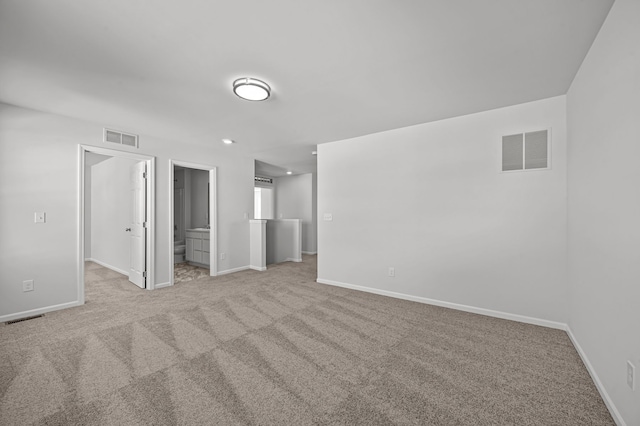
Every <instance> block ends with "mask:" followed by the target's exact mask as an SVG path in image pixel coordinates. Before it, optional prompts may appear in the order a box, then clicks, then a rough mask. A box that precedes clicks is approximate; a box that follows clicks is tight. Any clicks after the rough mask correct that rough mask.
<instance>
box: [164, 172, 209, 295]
mask: <svg viewBox="0 0 640 426" xmlns="http://www.w3.org/2000/svg"><path fill="white" fill-rule="evenodd" d="M174 166H180V167H187V168H189V169H197V170H205V171H208V172H209V226H210V228H211V230H210V231H209V232H210V233H211V234H212V235H210V236H209V237H210V240H209V243H210V247H209V250H210V251H209V268H210V269H209V275H210V276H212V277H215V276H217V275H218V189H217V188H218V187H217V184H216V178H217V170H218V168H217V167H216V166H212V165H208V164H198V163H190V162H187V161H179V160H171V159H170V160H169V234H168V235H169V253H171V255H170V258H171V261H170V262H169V264H170V265H171V266H170V269H169V272H170V273H169V277H170V278H169V285H173V284H174V276H173V274H174V269H173V226H174V223H173V220H174V217H173V207H174V206H173V187H174V182H173V180H174V179H175V178H174V174H173V172H174Z"/></svg>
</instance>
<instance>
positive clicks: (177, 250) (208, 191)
mask: <svg viewBox="0 0 640 426" xmlns="http://www.w3.org/2000/svg"><path fill="white" fill-rule="evenodd" d="M169 171H170V173H169V174H170V179H171V181H170V185H169V188H170V189H169V216H170V220H169V224H170V226H171V230H170V233H169V235H170V246H169V247H170V253H173V261H172V262H170V265H171V266H170V283H169V285H174V284H176V283H178V282H182V281H186V280H190V279H196V278H200V277H202V276H216V275H217V273H218V267H217V266H218V263H217V207H216V206H217V203H216V167H215V166H211V165H206V164H196V163H190V162H184V161H177V160H169Z"/></svg>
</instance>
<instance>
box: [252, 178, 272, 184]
mask: <svg viewBox="0 0 640 426" xmlns="http://www.w3.org/2000/svg"><path fill="white" fill-rule="evenodd" d="M254 181H256V182H262V183H273V179H271V178H266V177H261V176H254Z"/></svg>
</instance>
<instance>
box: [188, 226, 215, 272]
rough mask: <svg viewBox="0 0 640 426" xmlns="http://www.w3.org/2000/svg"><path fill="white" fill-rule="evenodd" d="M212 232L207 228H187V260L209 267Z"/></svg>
mask: <svg viewBox="0 0 640 426" xmlns="http://www.w3.org/2000/svg"><path fill="white" fill-rule="evenodd" d="M209 236H210V232H209V229H206V228H195V229H187V230H186V231H185V241H186V245H187V248H186V259H185V260H186V261H187V262H190V263H194V264H197V265H198V266H204V267H207V268H209V265H210V262H209V260H210V257H209V251H210V249H209V248H210V238H209Z"/></svg>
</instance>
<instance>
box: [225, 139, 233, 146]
mask: <svg viewBox="0 0 640 426" xmlns="http://www.w3.org/2000/svg"><path fill="white" fill-rule="evenodd" d="M222 143H224V144H225V145H231V144H232V143H235V141H233V140H231V139H222Z"/></svg>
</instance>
